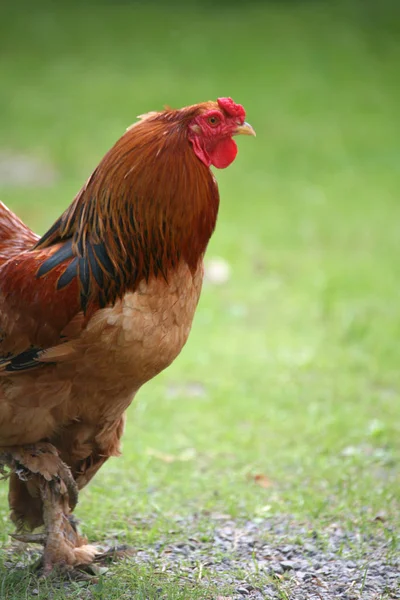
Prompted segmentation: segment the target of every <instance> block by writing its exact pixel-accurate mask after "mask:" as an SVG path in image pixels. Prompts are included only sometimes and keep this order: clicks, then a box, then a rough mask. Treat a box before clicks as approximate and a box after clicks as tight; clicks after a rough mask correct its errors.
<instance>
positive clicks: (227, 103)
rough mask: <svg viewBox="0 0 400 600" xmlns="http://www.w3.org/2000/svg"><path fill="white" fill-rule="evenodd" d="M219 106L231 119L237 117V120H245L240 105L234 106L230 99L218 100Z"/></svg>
mask: <svg viewBox="0 0 400 600" xmlns="http://www.w3.org/2000/svg"><path fill="white" fill-rule="evenodd" d="M217 102H218V104H219V106H220V107H221V108H223V109H224V111H225V112H227V113H228V115H229V116H231V117H238V118H239V119H243V120H244V119H245V118H246V111H245V110H244V108H243V106H242V105H241V104H235V102H234V101H233V100H232V98H218V100H217Z"/></svg>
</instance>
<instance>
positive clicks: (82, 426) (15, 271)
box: [0, 103, 219, 527]
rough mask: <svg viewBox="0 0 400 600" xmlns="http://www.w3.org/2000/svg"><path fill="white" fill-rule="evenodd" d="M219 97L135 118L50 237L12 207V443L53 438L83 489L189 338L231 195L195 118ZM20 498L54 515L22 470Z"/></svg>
mask: <svg viewBox="0 0 400 600" xmlns="http://www.w3.org/2000/svg"><path fill="white" fill-rule="evenodd" d="M214 105H215V103H206V104H204V105H198V106H194V107H189V108H186V109H184V110H182V111H165V112H163V113H156V114H154V115H149V116H147V117H144V118H143V119H142V120H141V121H140V122H139V123H137V124H136V125H134V126H133V127H131V128H130V129H129V130H128V131H127V132H126V133H125V135H124V136H123V137H122V138H121V139H120V140H119V141H118V142H117V143H116V144H115V146H114V147H113V148H112V149H111V150H110V151H109V152H108V154H107V155H106V156H105V157H104V159H103V160H102V162H101V163H100V165H99V166H98V167H97V169H96V170H95V171H94V173H93V174H92V176H91V177H90V178H89V180H88V182H87V183H86V185H85V186H84V187H83V189H82V190H81V191H80V192H79V194H78V195H77V197H76V198H75V200H74V202H73V203H72V205H71V206H70V208H68V209H67V210H66V211H65V213H64V214H63V215H62V216H61V217H60V219H59V220H58V221H57V222H56V223H55V224H54V226H53V227H52V228H51V229H50V230H49V232H48V233H47V234H45V235H44V236H43V237H42V238H41V239H40V240H38V239H37V236H35V235H34V234H33V233H32V232H30V230H29V229H28V228H26V227H25V226H24V225H23V224H22V223H21V222H20V221H19V220H18V219H17V218H16V217H15V216H14V215H12V213H10V212H9V211H8V210H7V209H5V208H1V207H0V260H2V265H1V266H0V334H1V335H0V369H1V372H0V375H1V376H0V445H1V446H7V445H18V444H27V443H34V442H38V441H41V440H47V441H50V442H52V443H53V444H54V445H55V446H56V448H58V450H59V451H60V453H61V457H62V459H63V460H64V461H65V462H66V463H67V464H68V465H69V466H70V467H71V468H72V472H73V475H74V477H75V478H76V480H77V482H78V485H79V487H82V486H83V485H85V484H86V483H87V482H88V481H89V480H90V478H91V477H92V476H93V475H94V473H95V472H96V471H97V470H98V468H99V467H100V466H101V465H102V464H103V463H104V461H105V460H107V458H108V457H109V456H114V455H117V454H118V452H119V440H120V437H121V435H122V431H123V425H124V418H125V417H124V414H125V411H126V408H127V407H128V405H129V404H130V402H131V401H132V399H133V397H134V395H135V394H136V392H137V391H138V389H139V388H140V387H141V386H142V385H143V383H145V382H146V381H148V380H149V379H151V378H152V377H154V376H155V375H156V374H157V373H159V372H160V371H161V370H162V369H164V368H165V367H166V366H168V365H169V364H170V363H171V362H172V361H173V360H174V358H175V357H176V356H177V354H178V353H179V352H180V350H181V348H182V346H183V345H184V343H185V341H186V339H187V337H188V334H189V331H190V327H191V323H192V319H193V316H194V312H195V308H196V305H197V302H198V299H199V295H200V290H201V283H202V276H203V267H202V258H203V254H204V252H205V249H206V246H207V243H208V241H209V239H210V236H211V234H212V232H213V230H214V227H215V223H216V218H217V211H218V202H219V196H218V189H217V186H216V182H215V180H214V177H213V176H212V174H211V172H210V170H209V169H208V168H207V167H206V166H205V165H204V164H203V163H202V162H201V161H199V160H198V158H197V157H196V156H195V154H194V153H193V151H192V148H191V146H190V143H189V141H188V139H187V123H188V121H189V120H190V119H191V118H193V116H195V115H196V114H197V113H198V112H199V111H202V110H206V109H209V108H213V107H214ZM12 223H14V224H15V227H14V233H15V236H14V238H13V237H12V235H10V231H11V229H12V227H11V224H12ZM10 227H11V229H10ZM7 252H9V254H7ZM7 259H8V260H7ZM10 505H11V508H12V511H13V518H14V520H15V521H17V522H18V523H23V524H25V525H27V526H30V527H35V526H37V525H39V524H40V523H41V522H42V513H41V501H40V499H39V497H38V493H37V490H36V489H35V488H34V486H32V485H29V483H28V484H26V483H24V482H21V481H19V480H18V478H17V477H16V476H15V475H14V476H12V478H11V483H10Z"/></svg>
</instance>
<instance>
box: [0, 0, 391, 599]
mask: <svg viewBox="0 0 400 600" xmlns="http://www.w3.org/2000/svg"><path fill="white" fill-rule="evenodd" d="M377 4H378V3H373V2H356V1H349V2H345V1H344V0H343V2H340V3H336V2H332V3H328V2H311V1H308V2H279V3H278V2H275V3H273V2H271V3H261V2H259V3H257V2H254V4H252V3H249V4H247V5H246V6H244V5H239V4H238V5H235V4H233V5H228V4H227V3H221V6H220V7H219V8H218V7H215V6H211V4H208V3H205V4H202V5H200V3H198V4H196V3H195V2H192V3H189V4H186V5H185V7H184V6H183V5H182V6H180V5H174V3H172V4H169V5H168V7H167V6H166V5H164V7H163V6H161V5H159V4H157V3H156V2H149V3H148V4H147V6H146V7H144V6H141V5H136V4H133V3H132V4H131V3H129V2H115V3H111V2H110V3H108V2H99V3H95V2H82V3H78V2H76V3H75V2H68V3H67V2H66V3H59V4H56V3H51V2H48V4H46V3H43V2H36V3H35V5H34V6H33V5H32V4H31V3H28V2H26V3H23V2H15V3H13V5H11V3H9V4H8V6H5V7H2V18H1V21H0V81H1V93H0V130H1V138H0V153H1V152H2V151H4V152H7V153H23V154H27V155H31V156H33V157H36V158H37V159H39V160H41V161H43V162H44V163H50V164H52V165H53V166H54V168H55V169H56V171H57V172H58V173H59V177H58V180H57V181H56V182H54V183H51V184H49V185H47V186H44V185H42V186H38V185H36V186H35V185H34V184H33V185H32V184H31V185H28V186H25V187H21V186H18V185H14V186H13V185H8V186H1V181H0V186H1V187H0V196H1V199H2V200H3V201H4V202H5V203H6V204H7V205H8V206H10V208H12V209H13V210H15V211H16V212H17V213H18V214H19V216H21V217H22V218H23V219H24V220H25V221H26V222H27V223H28V224H29V225H30V226H31V227H32V228H34V229H36V230H37V231H39V232H43V231H44V230H45V228H46V227H48V226H49V225H51V224H52V222H53V221H54V220H55V218H56V217H57V216H59V214H60V213H61V211H62V210H63V209H64V208H65V207H66V206H67V205H68V204H69V203H70V201H71V200H72V198H73V195H74V193H75V192H76V191H77V190H78V189H79V188H80V186H81V185H82V183H83V182H84V180H85V179H86V177H87V176H88V175H89V174H90V172H91V170H92V169H93V168H94V166H95V165H96V163H97V162H98V161H99V159H100V158H101V157H102V155H103V154H104V152H105V151H106V150H107V149H108V148H109V147H110V146H111V145H112V143H113V142H114V141H115V139H116V138H117V137H118V136H119V135H120V134H121V133H122V132H123V131H124V129H125V127H126V126H127V125H129V124H130V123H131V122H133V121H134V119H135V116H136V115H137V114H141V113H143V112H146V111H148V110H154V109H159V108H161V107H162V106H163V105H164V104H169V105H172V106H183V105H185V104H190V103H194V102H199V101H203V100H207V99H212V98H216V97H217V96H221V95H231V96H232V97H233V98H234V99H235V100H236V101H238V102H241V103H243V104H244V105H245V107H246V109H247V113H248V114H247V116H248V120H249V122H251V124H252V125H253V126H254V127H255V129H256V131H257V138H256V139H255V140H254V139H243V140H239V146H240V148H239V150H240V152H239V156H238V158H237V160H236V162H235V163H234V164H233V165H232V166H231V167H230V168H229V169H227V170H226V171H222V172H218V173H217V177H218V180H219V183H220V191H221V198H222V206H221V212H220V217H219V223H218V228H217V232H216V234H215V236H214V238H213V240H212V242H211V244H210V247H209V251H208V257H213V256H222V257H224V258H225V259H226V260H227V261H229V263H230V265H231V267H232V276H231V279H230V280H229V282H228V283H226V284H225V285H222V286H212V285H210V284H206V285H205V287H204V291H203V295H202V299H201V302H200V305H199V308H198V312H197V315H196V319H195V322H194V326H193V330H192V334H191V337H190V340H189V342H188V344H187V346H186V347H185V349H184V351H183V352H182V354H181V356H180V357H179V359H178V360H177V361H176V362H175V363H174V365H173V366H172V367H171V368H170V369H168V371H166V372H165V373H163V374H162V375H161V376H159V377H158V378H157V379H156V380H154V381H152V382H151V383H149V384H148V385H146V386H145V387H144V388H143V390H142V391H141V393H140V395H139V397H138V398H137V401H136V402H135V404H134V405H133V406H132V407H131V408H130V410H129V421H128V426H127V429H126V433H125V436H124V445H123V456H122V458H120V459H118V460H114V459H113V460H110V461H109V463H108V464H107V465H106V466H105V467H104V468H103V469H102V470H101V472H100V473H99V475H98V476H97V477H96V479H95V480H94V481H93V482H92V484H91V485H90V486H89V487H88V488H87V489H86V490H85V491H84V492H83V493H82V494H81V501H80V505H79V508H78V511H77V512H78V515H79V517H80V518H81V519H82V521H83V527H84V530H85V532H86V533H87V534H88V535H89V537H90V538H91V539H92V540H101V539H104V538H107V536H109V535H110V534H115V535H117V536H118V535H119V536H122V535H124V536H125V537H124V540H128V541H130V542H132V543H135V544H139V545H141V546H146V545H149V544H151V543H153V542H154V541H156V540H157V539H158V538H159V536H160V535H162V536H164V538H166V539H168V535H169V534H168V531H169V530H170V529H171V523H172V522H175V521H174V519H175V517H176V516H190V515H193V514H195V513H198V514H201V515H203V517H202V518H201V519H200V525H199V526H200V527H202V526H204V529H205V530H206V529H207V511H214V512H218V511H219V512H223V513H228V514H231V515H232V516H234V517H235V518H241V517H254V516H265V515H278V514H288V515H289V514H290V515H293V516H294V517H295V518H296V519H298V520H299V521H306V522H309V523H310V527H313V528H315V529H316V530H320V531H323V529H324V527H325V526H326V525H327V524H329V523H331V522H333V521H334V522H340V523H342V524H343V525H344V526H346V527H349V528H361V529H366V530H371V531H372V532H374V531H375V530H376V529H382V528H383V529H386V530H387V535H388V537H390V536H394V535H395V534H393V533H390V531H392V532H393V531H394V532H396V531H397V530H398V526H399V520H398V515H399V498H400V489H399V479H398V460H399V455H400V452H399V450H400V444H399V439H400V430H399V387H400V374H399V360H400V349H399V344H398V340H399V333H400V292H399V275H400V266H399V264H400V263H399V253H400V204H399V198H398V194H399V188H400V171H399V159H400V155H399V139H400V118H399V106H400V86H399V85H398V83H399V78H398V69H399V64H400V44H399V42H398V39H399V38H398V34H399V25H398V24H399V22H400V20H399V18H398V16H399V13H398V11H397V18H396V12H394V11H396V8H395V3H394V2H393V3H390V2H389V1H388V0H384V1H382V2H381V3H380V5H379V7H378V6H377ZM193 382H201V385H202V386H204V393H202V394H200V395H193V394H190V393H189V394H188V393H187V389H188V386H189V388H190V384H192V383H193ZM172 392H173V393H172ZM165 455H171V456H172V457H174V459H175V460H172V461H170V462H166V461H165V460H163V458H164V456H165ZM255 474H263V475H266V476H267V477H268V478H269V479H270V480H271V482H272V485H271V486H270V487H268V488H266V489H264V488H262V487H260V486H258V485H256V483H255V482H254V479H253V477H252V476H253V475H255ZM0 493H1V505H0V517H1V518H2V519H3V521H4V528H3V531H2V534H1V539H2V540H3V542H4V543H5V544H6V543H7V539H8V538H7V534H8V533H9V532H10V531H11V525H10V523H9V522H8V521H7V506H6V486H5V485H3V486H2V487H1V490H0ZM377 514H381V515H384V518H385V521H384V523H383V524H382V523H376V522H375V521H374V518H375V516H376V515H377ZM137 517H141V518H144V519H146V518H149V520H150V521H149V522H150V524H149V525H148V526H147V527H146V528H142V529H141V528H139V529H138V528H137V527H136V526H135V524H136V520H135V519H136V518H137ZM202 523H203V525H202ZM117 572H118V574H119V577H118V578H113V579H112V580H110V579H108V578H106V579H104V580H103V579H100V583H99V584H98V585H97V588H95V591H94V592H93V594H94V596H93V597H95V598H103V597H104V598H124V597H126V598H128V597H132V596H131V595H130V594H131V593H132V590H133V591H134V593H135V596H134V597H135V598H159V597H160V594H161V592H160V591H159V589H160V588H162V590H163V591H162V594H165V598H171V599H172V598H174V599H175V598H193V599H194V598H197V597H198V598H204V597H205V596H204V594H205V592H202V591H201V587H200V586H199V587H197V588H196V589H194V590H193V589H192V590H191V591H190V592H188V590H187V589H186V590H183V591H180V585H181V582H176V581H171V582H170V583H168V582H167V583H166V582H164V581H163V578H162V576H161V575H159V574H157V573H154V572H153V571H152V568H151V565H149V567H148V569H146V570H143V569H133V568H131V567H130V568H128V567H126V566H124V565H121V566H120V567H119V570H118V571H117ZM26 577H29V574H26ZM41 585H42V588H41V589H40V590H39V592H40V594H44V595H41V596H40V595H39V596H38V597H43V598H45V597H48V593H49V592H48V590H47V591H46V590H45V587H43V586H46V585H47V584H45V583H42V584H41ZM76 585H77V584H76ZM102 586H103V587H102ZM26 589H27V580H26V579H21V575H20V574H19V575H15V574H13V573H12V572H11V573H10V574H8V575H7V576H6V575H4V578H3V594H2V597H6V598H25V597H27V596H26V593H27V592H26ZM157 590H158V591H157ZM68 593H70V594H72V593H75V592H73V590H71V589H70V590H69V592H68ZM80 593H81V591H79V589H78V591H77V592H76V594H77V595H76V597H77V598H79V597H80V596H79V594H80ZM209 593H210V594H211V596H210V597H212V592H209ZM46 594H47V595H46ZM63 594H64V592H62V591H59V592H57V593H56V595H55V596H53V597H54V598H63V597H64V595H63ZM124 594H125V595H124ZM162 597H164V596H162ZM207 597H208V596H207Z"/></svg>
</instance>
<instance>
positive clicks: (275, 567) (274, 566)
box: [270, 563, 283, 575]
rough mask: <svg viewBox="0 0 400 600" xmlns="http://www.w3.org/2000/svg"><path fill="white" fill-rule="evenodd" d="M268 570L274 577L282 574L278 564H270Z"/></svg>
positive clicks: (280, 566)
mask: <svg viewBox="0 0 400 600" xmlns="http://www.w3.org/2000/svg"><path fill="white" fill-rule="evenodd" d="M270 569H271V571H272V572H273V573H275V574H276V575H281V574H282V573H283V567H282V565H281V564H280V563H272V564H271V565H270Z"/></svg>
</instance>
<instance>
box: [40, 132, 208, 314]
mask: <svg viewBox="0 0 400 600" xmlns="http://www.w3.org/2000/svg"><path fill="white" fill-rule="evenodd" d="M141 125H142V127H143V124H139V125H138V126H135V127H134V128H133V129H132V130H131V131H128V132H127V133H126V134H125V135H124V136H123V137H122V138H121V139H120V140H119V141H118V142H117V144H116V145H115V146H114V147H113V148H112V149H111V150H110V152H108V154H107V155H106V156H105V157H104V159H103V161H102V162H101V163H100V165H99V167H98V168H97V169H96V170H95V171H94V173H93V174H92V176H91V177H90V178H89V180H88V182H87V183H86V185H85V186H84V187H83V188H82V190H81V191H80V192H79V194H78V195H77V197H76V198H75V200H74V202H73V203H72V205H71V206H70V207H69V208H68V209H67V210H66V212H65V213H64V214H63V215H62V216H61V217H60V219H59V220H58V221H57V222H56V223H55V224H54V226H53V227H52V228H51V229H50V230H49V231H48V232H47V234H45V236H43V238H42V239H41V240H40V241H39V242H38V244H37V247H38V248H40V247H45V246H49V245H51V244H54V243H56V242H60V241H62V240H65V243H66V244H67V245H69V248H70V250H69V251H70V252H71V256H74V257H75V258H74V259H73V260H74V261H75V263H74V264H75V267H74V268H71V267H70V266H68V267H67V269H66V273H67V275H66V276H65V277H64V279H63V276H62V277H61V278H60V280H62V284H63V285H66V284H68V283H69V281H70V280H71V279H72V278H73V276H77V277H78V279H79V282H80V293H81V302H82V307H83V309H84V310H85V309H86V306H87V305H88V303H89V302H90V301H91V300H94V301H97V303H98V304H100V306H106V305H108V304H110V303H114V302H115V300H116V299H117V298H120V297H122V296H123V295H124V294H125V293H126V292H128V291H134V290H135V289H136V287H137V285H138V284H139V283H140V281H141V280H143V279H145V280H147V281H148V280H149V279H150V278H152V277H163V278H165V279H166V280H167V281H168V274H169V272H170V271H171V270H172V269H174V268H176V267H177V265H178V264H179V263H180V262H181V261H184V262H186V263H187V265H188V266H189V268H190V269H191V270H192V272H194V271H195V270H196V268H197V266H198V263H199V261H200V260H201V259H202V257H203V255H204V252H205V250H206V247H207V244H208V242H209V239H210V237H211V235H212V233H213V231H214V228H215V224H216V219H217V213H218V205H219V194H218V187H217V184H216V181H215V179H214V177H213V175H212V173H211V172H210V170H209V169H208V168H207V167H206V166H205V165H203V164H202V163H201V161H199V159H198V158H197V157H196V156H195V154H194V152H193V150H192V147H191V145H190V144H189V142H188V141H187V139H186V138H185V137H184V136H183V135H182V132H181V131H180V130H179V129H176V130H174V131H172V132H170V134H169V135H168V136H166V135H165V132H164V133H163V132H162V131H161V132H160V131H159V132H158V135H156V134H154V132H153V135H152V136H149V135H148V132H147V131H146V130H145V131H144V134H147V135H142V136H140V135H139V134H140V131H139V129H140V126H141ZM59 252H60V251H59ZM64 260H65V251H64ZM53 262H54V261H53ZM72 262H73V261H72ZM68 269H70V271H69V275H68ZM74 269H75V270H74ZM43 272H44V273H45V272H46V271H45V270H44V271H43Z"/></svg>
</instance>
